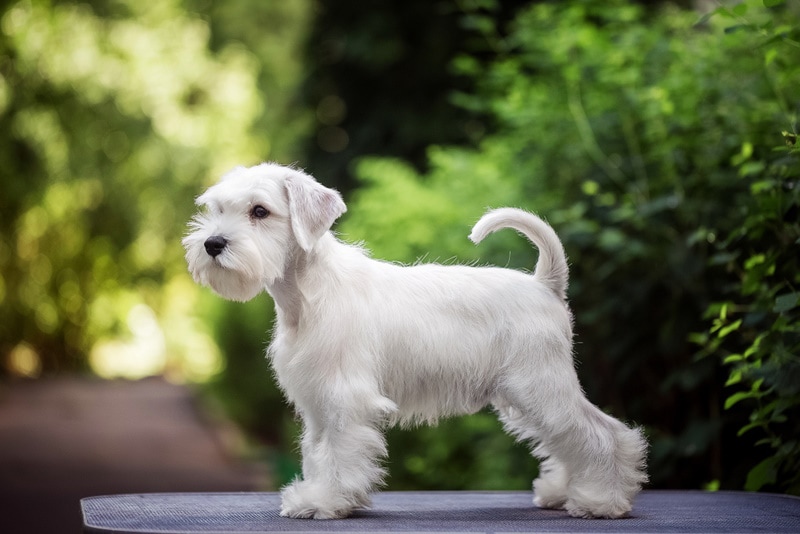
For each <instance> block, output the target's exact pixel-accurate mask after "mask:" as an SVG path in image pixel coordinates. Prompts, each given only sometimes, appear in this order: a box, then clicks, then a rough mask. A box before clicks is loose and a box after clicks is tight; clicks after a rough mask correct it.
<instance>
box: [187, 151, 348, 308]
mask: <svg viewBox="0 0 800 534" xmlns="http://www.w3.org/2000/svg"><path fill="white" fill-rule="evenodd" d="M196 203H197V205H198V206H200V207H201V208H203V209H202V211H201V212H200V213H199V214H198V215H196V216H195V217H194V218H193V219H192V221H191V223H190V224H189V228H190V233H189V234H188V235H187V236H186V237H185V238H184V239H183V246H184V248H185V249H186V261H187V263H188V264H189V271H190V272H191V273H192V277H193V278H194V279H195V281H196V282H198V283H199V284H202V285H205V286H208V287H210V288H211V289H213V290H214V291H215V292H217V293H218V294H219V295H221V296H223V297H225V298H227V299H231V300H238V301H245V300H250V299H251V298H253V297H255V296H256V295H257V294H258V293H259V292H261V291H262V290H264V289H265V288H266V287H268V286H269V285H271V284H273V283H274V282H275V281H276V280H278V279H280V278H282V277H283V275H284V272H285V270H286V268H287V260H288V259H289V257H290V256H291V255H292V254H294V253H295V252H298V251H305V252H311V251H312V250H313V248H314V245H315V244H316V243H317V241H318V240H319V239H320V238H321V237H322V236H323V234H325V232H327V231H328V230H329V229H330V227H331V225H333V222H334V221H335V220H336V219H337V218H338V217H339V216H340V215H341V214H342V213H344V212H345V211H346V209H347V208H346V207H345V205H344V202H343V201H342V197H341V196H340V195H339V193H338V192H336V191H334V190H333V189H328V188H327V187H324V186H322V185H320V184H319V183H318V182H317V181H316V180H314V178H312V177H311V176H309V175H307V174H305V173H304V172H302V171H300V170H297V169H293V168H290V167H284V166H282V165H278V164H275V163H262V164H261V165H256V166H255V167H250V168H244V167H237V168H235V169H233V170H232V171H230V172H229V173H227V174H226V175H225V176H223V177H222V179H221V180H220V181H219V182H218V183H217V184H215V185H213V186H211V187H210V188H209V189H208V190H207V191H206V192H205V193H203V194H202V195H200V196H199V197H198V198H197V201H196Z"/></svg>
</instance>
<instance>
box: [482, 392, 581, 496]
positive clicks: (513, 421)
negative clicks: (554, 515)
mask: <svg viewBox="0 0 800 534" xmlns="http://www.w3.org/2000/svg"><path fill="white" fill-rule="evenodd" d="M495 409H496V410H497V413H498V416H499V418H500V420H501V421H502V422H503V425H504V426H505V429H506V431H507V432H508V433H510V434H511V435H513V436H515V437H516V438H517V439H518V440H519V441H520V442H525V443H527V444H528V445H529V446H530V447H531V448H532V454H533V455H534V456H535V457H536V458H538V459H539V476H538V477H537V478H536V480H534V481H533V492H534V497H533V504H535V505H536V506H538V507H539V508H564V504H565V503H566V502H567V483H568V482H569V473H568V472H567V469H566V467H565V466H564V465H563V464H562V463H561V462H560V461H559V460H558V459H557V458H555V457H553V456H551V455H550V453H549V452H548V451H547V449H546V448H545V447H544V445H543V444H541V443H539V439H540V438H539V433H538V432H536V431H535V430H534V429H533V426H532V423H531V420H530V418H528V417H525V414H523V413H522V412H520V411H519V410H517V409H515V408H513V407H509V406H505V407H502V408H501V407H498V406H495Z"/></svg>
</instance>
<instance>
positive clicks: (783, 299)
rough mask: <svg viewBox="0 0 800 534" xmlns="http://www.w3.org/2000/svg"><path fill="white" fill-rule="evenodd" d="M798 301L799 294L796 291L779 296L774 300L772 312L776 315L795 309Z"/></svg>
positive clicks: (799, 299) (799, 298)
mask: <svg viewBox="0 0 800 534" xmlns="http://www.w3.org/2000/svg"><path fill="white" fill-rule="evenodd" d="M798 301H800V293H798V292H797V291H795V292H794V293H787V294H785V295H780V296H778V297H776V298H775V306H774V307H773V308H772V311H774V312H777V313H783V312H787V311H789V310H791V309H793V308H794V307H796V306H797V303H798Z"/></svg>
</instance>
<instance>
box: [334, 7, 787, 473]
mask: <svg viewBox="0 0 800 534" xmlns="http://www.w3.org/2000/svg"><path fill="white" fill-rule="evenodd" d="M793 9H795V8H791V7H790V6H785V5H779V6H778V7H777V8H773V9H772V10H765V9H763V8H761V9H759V10H758V11H756V10H755V7H753V8H751V11H750V13H749V16H750V17H753V18H755V19H757V20H758V22H757V25H758V26H759V27H760V28H766V30H764V31H766V32H767V35H764V36H763V37H762V36H761V34H760V33H758V34H753V33H751V32H747V31H737V30H736V29H733V30H731V29H728V30H727V31H725V28H726V27H727V26H725V25H726V24H727V23H726V21H725V20H724V19H721V18H720V17H712V18H705V19H702V20H701V21H700V23H699V24H696V23H698V16H697V15H696V14H695V13H692V12H686V11H682V10H678V9H676V8H670V7H667V8H664V9H661V10H659V11H657V12H654V13H650V14H648V13H647V12H646V11H644V10H643V9H641V8H639V7H637V6H632V5H628V4H627V3H625V2H620V1H614V2H595V1H586V2H576V3H569V4H566V3H558V4H556V3H552V4H551V3H544V4H540V5H534V6H531V7H530V8H529V9H526V10H524V11H523V12H521V13H520V15H519V16H518V17H517V19H516V20H515V22H514V26H513V30H512V31H511V33H510V35H509V36H508V37H507V38H503V39H500V38H498V42H497V43H496V47H497V49H499V50H503V51H504V52H503V53H502V54H501V56H500V57H499V58H497V59H496V60H494V61H492V62H490V63H488V64H482V63H481V62H480V61H478V60H476V59H474V58H471V57H469V56H463V57H460V58H458V60H457V61H456V62H455V67H456V68H458V69H461V70H462V71H463V72H465V73H468V74H470V75H472V76H475V77H476V79H478V80H479V87H480V88H479V90H478V91H477V92H476V93H475V94H459V95H456V96H455V97H454V98H456V99H457V101H458V102H459V103H461V104H462V105H464V106H467V107H469V108H470V109H473V110H475V111H476V112H479V113H489V114H490V115H491V116H492V118H493V120H495V121H496V122H497V125H498V127H497V131H496V132H494V133H492V134H490V135H488V136H486V137H485V138H484V139H483V140H482V141H481V142H480V145H479V146H478V147H476V148H475V149H468V148H442V147H432V148H431V149H430V150H429V160H430V162H429V163H430V171H429V172H426V173H425V174H419V173H417V172H415V171H414V170H413V169H412V168H411V167H410V166H409V165H407V164H405V163H403V162H401V161H397V160H387V159H365V160H362V161H360V163H358V165H357V167H356V169H357V174H358V175H359V176H360V177H361V179H362V180H363V183H364V187H363V188H362V189H360V190H359V191H357V193H356V194H355V196H354V198H353V202H352V203H351V209H350V211H349V213H350V215H349V216H348V218H347V219H346V220H345V221H344V223H343V224H342V226H341V230H342V231H343V232H344V233H345V235H346V237H348V238H352V239H363V240H365V241H366V243H367V245H368V247H370V248H371V249H372V250H373V251H374V252H375V254H376V255H377V256H379V257H385V258H389V259H395V260H402V261H414V260H415V259H416V258H417V257H418V256H426V259H430V260H436V259H439V260H448V259H450V258H452V257H458V258H459V259H460V260H472V259H475V258H478V257H480V258H482V260H484V261H489V262H491V263H496V264H500V265H508V266H511V267H520V266H525V267H528V268H531V267H532V266H533V265H534V254H533V252H532V251H531V250H530V247H529V246H528V245H527V244H525V243H524V241H521V240H516V237H514V236H513V235H503V234H498V235H497V236H493V237H492V238H491V239H490V240H487V242H486V243H485V244H482V245H481V247H479V248H474V247H472V246H471V245H470V244H469V243H468V241H467V240H466V237H465V236H466V234H467V233H468V232H469V228H470V226H471V223H472V222H473V221H475V220H477V218H478V217H479V216H480V215H481V213H482V212H483V210H484V208H485V207H486V206H500V205H517V206H521V207H525V208H528V209H531V210H533V211H536V212H539V213H540V214H541V215H543V216H545V217H546V218H547V219H548V220H549V221H550V222H551V223H552V224H553V225H554V227H555V228H556V230H557V231H558V232H559V234H560V236H561V237H562V240H563V241H564V244H565V247H566V249H567V252H568V255H569V257H570V263H571V271H572V272H571V280H572V285H571V288H570V298H571V301H572V305H573V308H574V311H575V314H576V359H577V361H578V370H579V373H580V375H581V379H582V382H583V384H584V385H585V388H586V390H587V394H588V395H589V397H590V399H591V400H593V401H594V402H595V403H597V404H599V405H600V406H601V407H603V408H607V409H608V410H609V411H610V412H612V413H613V414H615V415H616V416H619V417H621V418H623V419H628V420H632V421H636V422H638V423H640V424H644V425H646V428H647V431H648V433H649V436H650V439H651V445H652V447H651V459H650V473H651V479H652V481H653V484H654V485H656V486H662V487H669V486H673V487H676V486H680V487H699V486H702V485H704V484H707V483H712V485H713V486H722V487H740V486H741V485H742V484H743V480H744V477H745V476H746V471H747V466H744V467H743V466H742V458H744V457H748V454H749V452H750V450H751V449H750V446H749V444H748V443H746V442H744V441H741V440H739V441H735V442H733V441H732V442H728V441H727V436H731V435H734V434H735V433H736V429H738V428H740V427H741V426H742V425H743V421H742V419H741V418H742V413H741V412H738V411H731V412H729V413H728V414H726V415H724V416H723V414H722V413H721V411H722V408H723V399H724V397H725V396H726V392H725V382H726V380H727V377H726V372H725V371H724V369H723V367H722V366H721V361H720V360H721V358H719V357H718V354H719V353H718V351H716V350H713V349H712V350H707V351H706V352H707V353H709V354H714V355H715V357H706V358H703V357H698V355H697V354H696V353H697V349H696V346H695V345H693V344H692V343H691V342H690V341H689V338H690V336H691V334H692V333H693V332H700V331H704V330H707V327H706V324H707V323H706V319H704V312H705V311H706V309H707V308H708V307H709V306H710V305H711V304H712V303H715V302H719V301H722V300H730V298H731V296H732V295H734V294H738V293H737V292H738V291H739V287H740V286H739V285H738V283H739V281H738V280H736V278H735V276H732V275H734V274H735V272H737V271H735V270H734V266H735V265H738V264H737V261H739V262H742V261H747V260H748V259H749V258H750V257H751V256H752V255H753V254H750V255H747V256H742V255H741V254H737V253H736V252H735V251H734V252H731V251H728V248H727V247H729V246H733V247H736V246H739V245H742V246H746V247H751V248H752V247H754V246H755V245H753V244H752V243H749V244H745V243H746V242H749V238H750V237H753V238H755V239H757V241H758V242H760V243H766V242H768V241H769V239H770V237H771V235H769V234H768V233H767V231H766V228H765V227H764V226H761V227H758V225H759V224H765V225H771V226H770V229H771V230H770V231H771V232H773V234H774V232H775V231H776V230H777V228H778V227H779V226H780V228H781V230H779V231H778V234H779V235H781V236H782V238H781V239H782V241H780V243H782V244H781V245H779V247H783V248H780V250H777V249H776V250H772V249H769V248H764V249H762V250H759V251H758V252H757V253H759V254H763V255H764V261H763V262H761V263H758V262H759V261H760V260H753V261H752V262H751V264H752V265H751V267H753V268H758V269H763V273H764V274H763V276H765V277H773V276H774V277H775V278H770V282H771V283H772V282H775V284H776V285H773V286H771V288H772V289H771V290H770V291H772V292H771V293H770V292H769V291H767V293H765V295H766V296H767V298H765V300H764V302H767V304H769V306H773V308H770V309H772V310H773V311H772V313H773V314H778V315H780V316H781V317H784V318H785V319H784V320H783V322H781V324H782V325H784V326H786V325H787V324H788V325H791V324H793V323H792V322H791V317H789V316H788V315H787V314H788V313H789V312H790V311H791V310H788V309H787V310H783V309H782V308H783V307H790V306H794V305H795V304H794V302H795V301H793V300H792V299H793V298H794V297H791V296H789V295H793V294H794V293H793V290H792V289H791V287H792V283H793V282H792V281H791V280H793V278H792V277H791V276H790V275H791V274H792V273H793V272H794V273H796V269H795V270H794V271H793V270H792V269H793V264H792V263H791V262H787V263H785V268H784V267H783V266H781V270H777V269H775V270H770V269H769V268H768V267H769V265H771V264H774V261H775V260H776V259H779V258H785V256H786V255H787V254H789V252H790V251H791V250H792V247H796V244H795V243H794V241H792V236H793V235H794V234H793V232H795V231H796V226H795V227H791V226H785V225H786V224H787V220H786V217H787V215H786V214H787V213H788V214H789V215H788V216H789V219H790V220H789V224H790V225H791V224H796V209H795V211H792V210H791V209H789V208H790V207H791V205H792V202H794V201H793V200H792V199H793V198H796V197H794V196H793V195H795V194H796V191H795V189H793V187H794V185H793V184H794V181H793V180H795V179H796V168H795V167H794V165H795V163H794V160H793V159H792V158H793V157H794V156H793V155H792V154H787V153H784V154H781V155H780V157H779V158H773V155H774V153H773V152H772V148H773V146H774V145H775V144H776V141H777V140H779V139H780V138H781V133H780V132H781V131H782V130H787V131H792V128H793V123H792V120H793V116H792V112H791V110H790V109H789V108H788V104H786V103H785V102H786V101H787V100H788V99H789V98H790V96H791V95H792V93H791V91H790V88H791V87H796V86H797V82H798V71H797V67H796V65H798V64H800V61H798V49H797V48H796V47H795V44H794V41H791V39H792V33H793V32H795V31H796V24H795V25H794V26H786V27H784V26H779V22H778V21H784V24H785V23H786V21H787V20H788V21H796V20H797V16H798V14H797V12H796V10H793ZM731 14H732V15H733V16H736V17H741V16H743V15H747V14H746V13H744V12H743V11H742V9H741V8H739V9H738V11H737V12H736V13H733V12H731ZM770 21H771V22H770ZM737 22H738V19H737ZM739 24H744V23H739ZM769 24H771V26H770V25H769ZM728 26H729V24H728ZM742 29H745V28H742ZM493 35H495V33H494V32H492V31H491V28H489V29H487V38H492V36H493ZM762 41H766V44H764V46H762V47H758V46H755V45H760V44H763V43H762ZM786 158H788V159H786ZM776 173H777V174H776ZM778 176H780V178H777V177H778ZM761 182H764V183H762V185H755V184H758V183H761ZM768 184H769V185H768ZM754 188H755V189H754ZM754 192H758V193H759V194H761V193H763V197H762V198H760V199H759V197H758V195H754ZM776 197H780V199H777V198H776ZM762 206H763V208H762ZM762 209H764V210H772V211H770V216H769V217H765V216H764V215H757V212H758V211H759V210H762ZM787 209H788V210H789V211H786V210H787ZM781 210H783V211H781ZM792 214H793V215H792ZM747 217H751V218H753V221H751V222H750V223H749V224H745V225H743V224H742V222H743V220H745V219H746V218H747ZM791 217H794V219H793V222H792V220H791ZM781 225H784V226H781ZM397 229H402V231H401V232H398V231H397ZM743 231H744V234H743V233H742V232H743ZM751 234H752V235H751ZM743 235H745V236H748V239H745V240H742V236H743ZM732 236H738V237H737V238H736V239H733V238H732ZM737 239H738V241H737ZM776 246H778V245H776ZM511 250H513V251H515V252H514V256H513V257H512V256H509V251H511ZM754 250H756V249H754ZM770 250H772V252H770ZM517 251H520V252H517ZM721 251H728V252H729V253H731V254H733V255H732V256H723V257H721V256H720V253H721ZM725 258H728V259H727V260H725ZM737 258H738V260H737ZM726 267H727V269H726ZM759 272H760V271H759ZM794 276H796V275H794ZM778 279H779V280H780V281H778ZM776 292H777V293H776ZM776 296H778V297H781V300H780V303H781V304H780V305H779V306H778V308H781V311H774V310H775V305H776V301H775V297H776ZM770 298H772V300H770ZM716 309H719V308H716ZM728 309H729V310H731V309H732V308H731V307H729V308H728ZM762 309H763V307H762ZM793 309H794V308H792V310H793ZM727 317H728V319H730V316H727ZM768 320H769V319H768V318H762V322H761V323H758V322H754V321H755V319H754V318H752V317H751V318H750V322H749V323H748V326H749V328H750V329H751V330H750V331H749V332H750V334H747V333H746V332H741V334H742V335H744V336H745V337H744V339H745V340H747V339H748V335H751V336H752V335H753V333H756V332H761V328H762V327H763V326H764V325H765V324H767V323H765V322H763V321H768ZM786 321H788V323H786ZM784 323H786V324H784ZM742 324H744V322H743V323H742ZM782 328H783V326H782ZM787 328H788V327H787ZM793 332H794V333H795V334H796V332H795V331H793ZM785 334H786V332H783V331H775V332H774V334H773V337H771V338H769V339H772V340H774V343H778V342H779V341H780V340H781V339H782V341H780V342H781V343H783V344H784V345H786V350H785V351H784V352H785V355H784V356H781V357H780V358H778V359H774V358H773V359H772V363H773V364H774V367H773V368H772V372H773V374H774V375H775V376H776V377H777V376H778V371H779V370H786V369H788V367H786V362H788V361H790V360H792V358H793V357H794V356H791V354H792V351H793V350H794V349H793V348H792V347H796V344H795V345H792V344H791V343H788V344H787V339H786V338H785V337H782V336H785ZM693 339H695V338H693ZM709 339H710V337H709ZM726 339H727V338H726ZM695 341H697V339H695ZM765 341H767V339H766V338H765V339H762V341H761V343H765ZM795 343H796V342H795ZM770 346H772V345H770ZM766 347H767V344H766V343H765V349H766ZM720 348H721V347H720ZM731 352H738V351H736V350H731ZM765 372H766V371H765V370H764V368H763V366H762V370H761V371H759V373H760V374H756V375H752V378H751V379H752V380H753V382H752V384H755V383H756V382H757V381H758V380H759V379H761V377H762V375H764V373H765ZM742 376H743V379H744V374H743V375H742ZM745 383H748V382H746V381H745ZM748 384H749V383H748ZM767 384H768V379H767V378H764V381H763V382H761V383H760V384H759V387H760V388H767V387H772V386H768V385H767ZM749 387H751V388H752V386H749ZM774 387H775V388H776V389H773V390H770V391H773V392H776V391H778V390H777V388H778V386H777V385H774ZM756 389H757V390H758V391H762V390H761V389H758V388H756ZM784 389H785V392H786V393H790V391H789V390H791V388H788V389H786V388H784ZM781 391H784V390H781ZM791 391H794V390H791ZM795 393H796V391H795ZM729 404H730V402H729ZM772 411H773V413H777V415H778V416H780V415H781V414H783V415H786V414H785V408H784V404H780V403H779V404H778V405H775V406H773V407H772ZM779 419H780V417H779ZM790 419H791V418H790ZM471 424H472V423H470V420H469V419H467V420H463V421H462V422H460V423H453V426H451V427H449V428H450V431H449V432H448V438H451V437H452V436H453V435H456V434H460V435H464V436H469V435H472V434H471V432H472V430H471V429H470V425H471ZM785 426H786V425H784V427H785ZM761 428H763V425H762V426H761ZM795 430H796V429H795ZM795 435H796V432H795ZM425 439H427V438H425ZM425 439H420V441H419V442H417V443H415V442H414V440H413V438H407V437H405V436H404V437H403V440H404V442H403V443H404V451H407V452H405V454H407V455H408V456H411V457H418V458H422V461H426V460H425V458H426V455H425V453H424V452H423V451H424V449H425V448H426V447H427V445H426V444H425ZM723 439H725V442H724V446H723ZM453 441H454V442H458V441H459V440H453ZM771 444H772V445H773V446H775V445H778V447H779V448H781V447H783V448H782V449H781V450H785V451H788V452H787V454H788V457H789V458H797V455H796V450H794V449H792V450H790V449H791V447H796V441H792V440H783V441H781V442H780V443H777V442H775V443H772V442H771ZM392 445H393V443H391V444H390V447H391V446H392ZM792 451H794V452H792ZM459 454H460V453H459V451H458V449H457V446H456V445H454V446H453V448H452V449H450V451H449V452H448V453H446V454H443V456H450V457H457V456H458V455H459ZM515 454H523V452H522V450H521V449H520V450H518V451H517V452H516V453H515ZM756 461H758V459H756ZM781 462H782V463H781V465H784V463H785V464H786V465H789V463H786V462H783V461H781ZM775 465H776V464H769V465H767V467H770V468H771V467H775ZM398 467H400V469H399V470H398V469H397V468H396V467H394V466H393V469H394V474H393V476H394V478H393V482H392V483H393V484H397V485H398V486H400V485H402V484H409V485H414V484H424V483H426V481H425V480H423V479H422V478H421V475H420V474H419V473H420V472H422V471H424V470H419V469H418V470H416V471H415V470H413V469H408V468H404V467H403V466H398ZM430 468H431V469H433V467H430ZM764 469H766V467H762V470H764ZM476 472H481V468H480V467H478V468H476ZM448 480H449V479H448ZM448 480H444V479H443V480H442V481H441V483H440V487H453V486H458V487H464V486H466V483H464V482H458V481H453V482H448ZM714 481H716V482H714ZM473 484H474V483H473Z"/></svg>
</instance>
